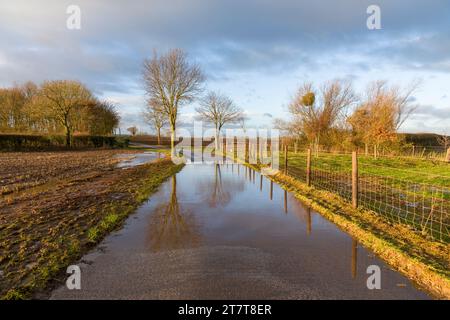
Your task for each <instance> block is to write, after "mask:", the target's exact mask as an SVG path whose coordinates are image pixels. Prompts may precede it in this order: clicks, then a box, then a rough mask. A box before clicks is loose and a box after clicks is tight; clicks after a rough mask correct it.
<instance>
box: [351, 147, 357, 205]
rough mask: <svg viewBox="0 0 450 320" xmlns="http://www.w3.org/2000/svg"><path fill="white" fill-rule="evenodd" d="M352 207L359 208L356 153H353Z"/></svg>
mask: <svg viewBox="0 0 450 320" xmlns="http://www.w3.org/2000/svg"><path fill="white" fill-rule="evenodd" d="M352 205H353V208H358V155H357V153H356V151H353V153H352Z"/></svg>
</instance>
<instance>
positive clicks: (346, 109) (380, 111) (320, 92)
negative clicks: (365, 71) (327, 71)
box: [275, 80, 418, 156]
mask: <svg viewBox="0 0 450 320" xmlns="http://www.w3.org/2000/svg"><path fill="white" fill-rule="evenodd" d="M417 87H418V82H414V83H412V84H411V85H410V86H408V87H407V88H405V89H401V88H399V87H394V86H389V85H388V84H387V83H386V82H384V81H377V82H374V83H372V84H370V85H369V86H368V88H367V90H366V93H365V95H364V96H363V97H362V98H359V97H358V95H356V94H355V91H354V90H353V87H352V84H351V83H350V82H348V81H342V80H334V81H330V82H327V83H325V84H323V85H322V86H321V87H320V88H319V89H317V88H316V87H315V86H314V85H313V84H312V83H305V84H303V85H302V86H300V88H299V89H298V91H297V93H296V95H295V96H294V97H293V99H292V101H291V103H290V105H289V113H290V114H291V119H290V120H289V121H283V120H280V119H276V120H275V126H276V127H277V128H279V129H281V130H285V131H286V132H289V133H290V134H294V135H296V136H297V138H304V139H306V140H307V142H308V143H309V144H310V145H311V146H312V147H313V148H314V149H315V150H316V152H318V149H319V146H329V147H343V146H344V145H345V144H348V145H352V146H364V147H365V149H366V152H368V147H369V146H373V151H374V155H375V156H376V155H377V153H378V150H379V148H380V146H381V145H386V144H393V143H396V142H398V141H397V139H398V135H397V132H398V129H399V128H400V127H401V125H402V124H403V123H404V122H405V120H406V119H407V118H408V117H409V116H410V115H411V113H412V112H413V111H414V110H415V109H416V106H415V105H414V104H413V99H412V94H413V93H414V92H415V90H416V89H417ZM350 111H352V112H351V113H350Z"/></svg>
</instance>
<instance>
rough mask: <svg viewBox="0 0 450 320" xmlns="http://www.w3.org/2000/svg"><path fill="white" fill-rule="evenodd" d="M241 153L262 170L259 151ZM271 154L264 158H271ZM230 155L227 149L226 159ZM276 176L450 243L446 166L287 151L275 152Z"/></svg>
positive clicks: (448, 167) (449, 186) (449, 172)
mask: <svg viewBox="0 0 450 320" xmlns="http://www.w3.org/2000/svg"><path fill="white" fill-rule="evenodd" d="M239 147H240V148H241V149H242V150H245V152H244V156H243V157H242V154H241V157H240V158H241V160H243V161H245V162H249V160H250V162H251V163H255V162H252V161H251V160H252V151H253V152H255V151H256V155H253V160H255V159H256V162H257V163H258V164H260V162H259V159H260V157H261V155H259V152H260V151H261V148H260V147H259V146H257V147H253V148H252V146H251V143H250V145H249V143H248V142H247V143H246V145H241V146H239ZM239 147H238V146H237V145H235V148H234V150H233V151H234V153H233V157H234V158H236V157H239V156H238V154H237V153H236V149H237V148H239ZM266 147H267V146H266ZM270 149H271V148H270V146H269V147H268V151H267V150H265V151H264V152H267V154H268V155H269V157H272V155H271V152H270ZM231 150H232V148H231V146H230V150H229V151H228V153H230V152H231ZM230 155H231V154H230ZM286 155H287V161H286ZM408 161H409V162H408ZM415 161H419V162H417V163H416V162H415ZM415 164H417V166H414V165H415ZM265 165H267V163H266V164H265ZM268 165H269V166H271V164H268ZM408 165H409V166H414V167H413V168H408V167H407V166H408ZM286 166H287V167H286ZM279 170H280V171H281V172H284V173H286V174H287V175H288V176H291V177H293V178H295V179H297V180H299V181H301V182H303V183H306V184H308V185H311V186H313V187H315V188H317V189H322V190H326V191H329V192H332V193H334V194H337V195H339V196H340V197H342V199H344V200H345V201H347V202H350V203H353V205H354V206H355V207H358V208H363V209H368V210H371V211H373V212H375V213H376V214H378V215H380V216H381V217H383V218H384V219H386V220H388V221H390V222H392V223H400V224H403V225H406V226H408V227H410V228H411V229H412V230H414V231H416V232H418V233H420V234H422V235H423V236H425V237H429V238H432V239H434V240H437V241H440V242H444V243H448V242H449V240H450V163H445V162H438V163H434V162H433V161H425V160H420V159H409V160H408V159H405V158H403V157H397V158H395V157H380V158H378V159H374V158H373V157H370V156H364V155H358V156H356V153H355V158H353V155H352V153H329V152H328V153H326V152H318V153H315V152H311V151H309V155H308V152H307V151H306V152H305V151H300V148H298V147H294V146H288V145H285V146H282V148H280V152H279Z"/></svg>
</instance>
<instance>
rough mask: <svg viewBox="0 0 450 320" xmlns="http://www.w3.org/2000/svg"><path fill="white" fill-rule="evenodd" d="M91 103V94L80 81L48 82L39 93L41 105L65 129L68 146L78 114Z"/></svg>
mask: <svg viewBox="0 0 450 320" xmlns="http://www.w3.org/2000/svg"><path fill="white" fill-rule="evenodd" d="M91 101H92V94H91V92H90V91H89V90H88V89H87V88H86V87H85V86H84V85H83V84H81V83H80V82H78V81H71V80H56V81H46V82H44V84H43V85H42V87H41V90H40V91H39V104H41V105H42V107H43V108H44V109H47V110H48V111H50V113H51V114H52V116H53V117H54V118H55V119H56V120H57V121H58V122H59V124H60V125H62V126H63V127H64V130H65V134H66V145H67V146H70V143H71V137H72V130H73V127H74V121H73V120H74V117H75V116H76V112H77V111H80V110H81V109H82V108H84V107H85V106H86V105H88V104H89V103H90V102H91Z"/></svg>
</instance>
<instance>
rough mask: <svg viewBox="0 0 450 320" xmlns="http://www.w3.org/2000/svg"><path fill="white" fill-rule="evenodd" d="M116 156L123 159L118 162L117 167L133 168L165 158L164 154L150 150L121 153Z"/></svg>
mask: <svg viewBox="0 0 450 320" xmlns="http://www.w3.org/2000/svg"><path fill="white" fill-rule="evenodd" d="M116 157H117V158H119V159H123V160H121V161H120V162H119V163H118V164H117V168H131V167H135V166H140V165H143V164H146V163H149V162H152V161H154V160H156V159H161V158H164V154H162V153H160V152H153V151H148V152H143V153H131V154H119V155H117V156H116Z"/></svg>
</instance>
